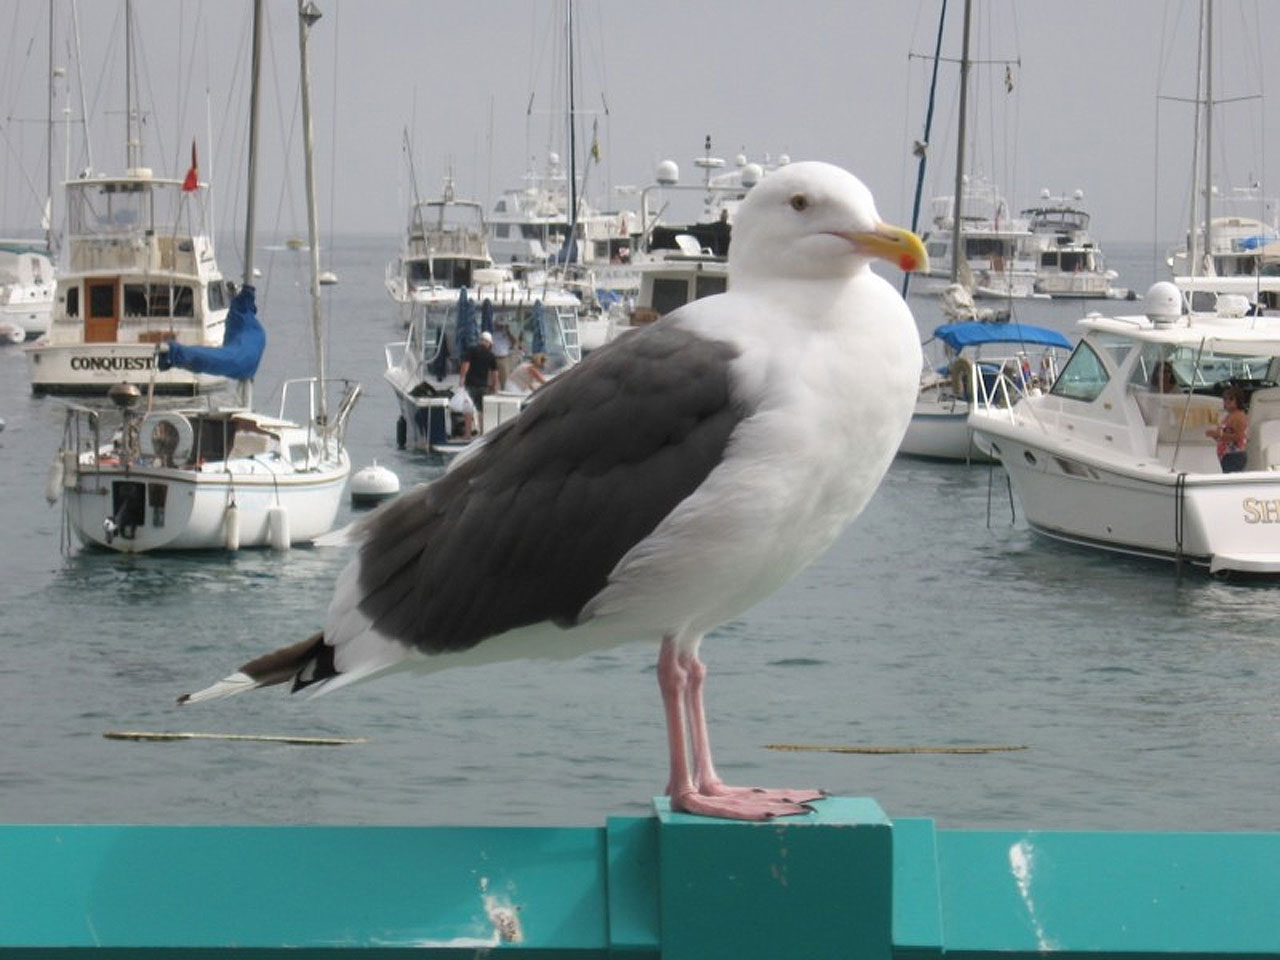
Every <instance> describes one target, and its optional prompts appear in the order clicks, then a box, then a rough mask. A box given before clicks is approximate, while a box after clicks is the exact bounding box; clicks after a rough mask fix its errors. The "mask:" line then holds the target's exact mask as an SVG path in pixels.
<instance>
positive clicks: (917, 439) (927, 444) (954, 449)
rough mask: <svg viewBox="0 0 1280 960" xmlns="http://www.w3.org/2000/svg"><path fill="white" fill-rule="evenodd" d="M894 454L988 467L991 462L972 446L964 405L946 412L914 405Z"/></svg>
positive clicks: (922, 405) (937, 406)
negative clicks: (980, 464) (986, 464)
mask: <svg viewBox="0 0 1280 960" xmlns="http://www.w3.org/2000/svg"><path fill="white" fill-rule="evenodd" d="M898 452H899V453H901V454H903V455H905V456H908V457H920V458H923V459H927V460H956V461H962V462H965V463H991V462H993V458H992V457H991V456H990V455H988V454H987V453H984V452H983V451H982V450H981V449H980V448H979V447H978V445H977V444H976V443H975V442H974V436H973V431H972V430H971V429H970V428H969V408H968V405H967V404H956V405H955V408H954V409H951V410H946V409H942V408H940V406H939V405H938V404H932V405H926V404H917V405H916V409H915V413H913V414H912V416H911V423H910V425H909V426H908V427H907V433H906V436H904V437H903V438H902V445H901V446H900V447H899V448H898Z"/></svg>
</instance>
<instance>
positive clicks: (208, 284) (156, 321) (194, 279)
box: [25, 167, 229, 396]
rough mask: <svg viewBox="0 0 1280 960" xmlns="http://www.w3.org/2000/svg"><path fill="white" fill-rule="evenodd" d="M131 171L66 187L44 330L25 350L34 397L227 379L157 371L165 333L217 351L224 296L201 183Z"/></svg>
mask: <svg viewBox="0 0 1280 960" xmlns="http://www.w3.org/2000/svg"><path fill="white" fill-rule="evenodd" d="M183 183H184V182H183V181H182V180H171V179H164V178H160V177H156V176H154V175H153V174H152V172H151V170H149V169H147V168H145V167H134V168H131V169H129V170H128V171H126V172H125V173H124V175H122V176H118V177H92V178H86V179H82V180H74V181H71V182H69V183H67V185H66V196H67V234H66V238H65V249H64V259H63V262H62V264H61V266H60V268H59V270H58V277H57V294H56V299H55V302H54V309H53V316H52V320H51V322H50V324H49V329H48V332H47V333H46V334H45V335H44V336H42V337H40V338H39V339H38V340H36V341H35V342H34V343H31V344H29V345H28V346H27V347H26V348H25V349H26V355H27V371H28V374H29V376H30V379H31V390H32V392H33V393H36V394H44V393H57V394H90V395H96V396H104V395H105V394H106V392H107V389H108V388H110V387H112V386H114V385H115V384H118V383H122V382H124V383H132V384H134V385H135V386H137V387H139V388H140V389H143V390H154V392H156V393H170V394H184V395H193V394H195V393H199V392H201V391H203V390H208V389H211V388H213V387H216V386H220V385H223V384H225V383H226V381H225V379H224V378H222V377H215V376H210V375H207V374H198V373H193V372H191V371H188V370H178V369H170V370H167V371H160V370H159V369H158V367H157V365H156V354H157V347H158V345H159V344H160V343H162V342H163V341H165V340H168V339H177V340H180V341H182V342H183V343H190V344H199V345H201V346H209V347H216V346H218V345H219V344H220V343H221V342H222V337H223V331H224V326H225V323H226V318H227V305H228V300H229V294H228V292H227V288H226V284H225V282H224V281H223V278H222V274H221V272H220V271H219V269H218V265H217V261H216V260H215V258H214V252H213V238H212V236H211V235H210V233H209V232H208V230H207V228H206V217H207V215H208V185H207V184H203V183H201V184H199V185H198V186H197V187H196V189H194V190H185V189H184V188H183Z"/></svg>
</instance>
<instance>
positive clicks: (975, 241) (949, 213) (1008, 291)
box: [920, 175, 1036, 300]
mask: <svg viewBox="0 0 1280 960" xmlns="http://www.w3.org/2000/svg"><path fill="white" fill-rule="evenodd" d="M963 179H964V190H963V193H962V195H961V197H962V202H961V207H960V209H961V214H960V225H959V226H960V229H959V234H960V236H961V238H962V241H963V247H962V251H961V259H960V261H959V263H958V264H957V266H959V267H960V272H961V274H962V281H961V282H962V283H963V284H964V285H965V286H966V287H968V288H969V289H970V290H971V291H972V294H973V296H974V297H976V298H987V299H1001V300H1007V299H1013V300H1018V299H1025V298H1027V297H1032V296H1035V295H1036V289H1035V287H1036V262H1035V260H1034V259H1033V258H1032V256H1031V254H1030V243H1031V230H1030V228H1029V226H1028V224H1027V221H1026V220H1024V219H1021V218H1019V217H1015V216H1014V215H1013V214H1012V213H1011V212H1010V210H1009V204H1008V201H1006V200H1005V198H1004V197H1003V196H1002V195H1001V193H1000V191H999V189H998V188H997V187H996V186H995V184H993V183H992V182H991V181H989V180H987V179H986V178H984V177H979V176H968V175H966V176H965V177H964V178H963ZM954 210H955V197H954V195H948V196H939V197H934V199H933V223H932V227H931V228H930V229H929V230H928V231H927V232H926V233H925V235H924V237H923V239H924V242H925V249H926V250H927V251H928V253H929V267H930V269H929V273H928V275H927V278H926V280H925V282H924V283H923V284H922V285H921V287H920V289H922V290H925V291H931V292H934V293H940V292H941V291H942V289H944V282H945V281H949V280H950V278H951V276H952V258H953V257H954V255H955V251H954V238H955V234H956V232H957V231H956V224H955V214H954Z"/></svg>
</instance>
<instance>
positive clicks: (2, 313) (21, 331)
mask: <svg viewBox="0 0 1280 960" xmlns="http://www.w3.org/2000/svg"><path fill="white" fill-rule="evenodd" d="M53 26H54V5H53V4H52V3H50V4H49V59H48V81H49V99H48V119H47V121H46V124H45V130H46V134H47V138H46V141H45V197H44V203H43V210H42V211H41V220H42V221H43V223H42V226H43V228H44V237H43V239H40V240H37V239H35V238H29V237H18V238H8V239H2V240H0V343H22V342H23V341H24V340H32V339H35V338H36V337H39V336H42V335H43V334H44V333H46V332H47V331H48V329H49V319H50V317H51V316H52V315H53V295H54V269H53V250H54V244H53V101H54V79H55V77H56V76H57V75H58V72H57V71H56V70H54V66H53V38H54V29H53Z"/></svg>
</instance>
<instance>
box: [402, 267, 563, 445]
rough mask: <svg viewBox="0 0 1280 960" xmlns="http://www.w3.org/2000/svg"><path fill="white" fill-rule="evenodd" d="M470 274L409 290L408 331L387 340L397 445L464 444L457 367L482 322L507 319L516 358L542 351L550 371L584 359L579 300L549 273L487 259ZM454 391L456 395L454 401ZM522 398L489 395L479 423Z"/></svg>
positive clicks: (503, 413)
mask: <svg viewBox="0 0 1280 960" xmlns="http://www.w3.org/2000/svg"><path fill="white" fill-rule="evenodd" d="M471 279H472V283H473V286H470V287H461V288H458V289H457V290H456V291H454V292H453V294H452V295H450V296H448V297H441V296H437V295H436V294H435V293H434V292H432V291H430V290H423V291H419V292H418V293H416V294H414V295H413V296H412V298H411V300H410V303H409V306H410V320H409V330H408V335H407V337H406V339H404V340H400V341H396V342H394V343H389V344H387V345H386V347H385V348H384V355H385V357H386V369H385V371H384V372H383V376H384V378H385V379H386V381H387V382H388V383H389V384H390V385H391V389H392V390H393V391H394V392H395V395H396V399H397V402H398V405H399V408H400V416H399V419H398V421H397V423H396V442H397V445H398V446H400V447H402V448H403V447H410V448H412V449H415V450H419V451H422V452H425V453H439V454H446V455H451V454H454V453H457V452H459V451H460V450H462V449H464V448H465V447H466V446H467V441H466V440H464V439H463V425H462V417H461V411H460V410H459V409H458V404H459V401H461V396H462V391H461V387H460V385H459V383H458V367H459V364H460V363H461V361H462V359H463V357H464V356H465V354H466V351H467V350H468V349H469V348H470V347H471V346H472V345H473V344H474V343H475V341H476V339H477V338H478V337H479V335H480V333H481V331H482V330H490V331H495V330H501V329H502V328H503V327H505V328H506V331H507V332H508V335H509V338H510V345H511V356H512V358H513V362H514V363H520V362H522V361H524V360H527V359H530V358H531V357H532V356H533V355H534V354H538V353H542V354H545V355H546V357H547V365H546V369H547V371H548V372H549V374H550V375H551V376H554V375H556V374H558V373H559V372H561V371H562V370H564V369H566V368H567V367H569V366H572V365H573V364H575V363H577V362H578V361H579V360H580V359H582V353H581V349H580V346H579V343H578V318H579V315H580V313H581V311H582V302H581V300H579V299H578V297H577V296H576V295H575V294H574V293H573V292H572V291H571V290H569V289H568V288H567V287H565V286H563V285H562V284H561V283H559V282H558V280H557V279H556V277H555V275H554V274H551V273H545V272H529V273H527V274H525V275H524V276H522V277H520V278H517V277H516V276H515V275H514V274H513V273H512V272H511V271H510V270H506V269H499V268H495V267H490V268H485V269H479V270H475V271H474V272H473V273H472V275H471ZM455 394H458V395H459V400H457V401H454V402H453V406H452V407H451V406H450V401H451V400H453V398H454V395H455ZM524 400H525V395H523V394H519V393H515V392H509V393H508V392H499V393H497V394H492V395H490V396H488V397H486V398H485V409H484V411H483V413H484V416H483V418H482V422H483V425H484V429H485V430H486V431H487V430H492V429H494V428H495V427H497V426H499V425H500V424H501V423H503V422H504V421H505V420H507V419H509V418H510V417H512V416H514V415H515V414H516V413H518V412H519V410H520V406H521V404H522V403H523V402H524Z"/></svg>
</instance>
